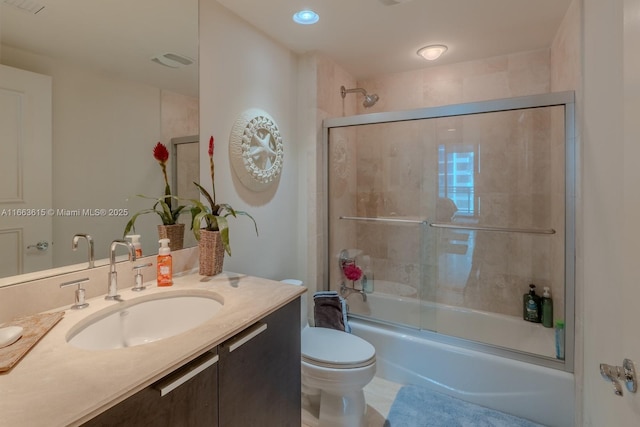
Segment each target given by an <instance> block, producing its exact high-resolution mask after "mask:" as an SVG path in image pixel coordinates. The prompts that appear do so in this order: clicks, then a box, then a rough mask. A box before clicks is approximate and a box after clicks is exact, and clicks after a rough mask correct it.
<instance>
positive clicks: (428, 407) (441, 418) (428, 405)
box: [384, 385, 540, 427]
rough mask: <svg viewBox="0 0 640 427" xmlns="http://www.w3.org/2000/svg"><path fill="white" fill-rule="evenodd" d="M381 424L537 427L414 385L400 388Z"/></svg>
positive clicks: (397, 426)
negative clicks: (385, 418)
mask: <svg viewBox="0 0 640 427" xmlns="http://www.w3.org/2000/svg"><path fill="white" fill-rule="evenodd" d="M384 427H540V424H536V423H533V422H531V421H528V420H525V419H523V418H519V417H516V416H513V415H509V414H505V413H504V412H500V411H496V410H494V409H489V408H485V407H484V406H479V405H476V404H473V403H469V402H465V401H464V400H460V399H456V398H455V397H451V396H447V395H446V394H442V393H438V392H435V391H431V390H429V389H427V388H424V387H419V386H416V385H406V386H404V387H402V388H401V389H400V391H399V392H398V395H397V396H396V400H394V402H393V405H391V410H390V411H389V416H388V417H387V420H386V421H385V423H384Z"/></svg>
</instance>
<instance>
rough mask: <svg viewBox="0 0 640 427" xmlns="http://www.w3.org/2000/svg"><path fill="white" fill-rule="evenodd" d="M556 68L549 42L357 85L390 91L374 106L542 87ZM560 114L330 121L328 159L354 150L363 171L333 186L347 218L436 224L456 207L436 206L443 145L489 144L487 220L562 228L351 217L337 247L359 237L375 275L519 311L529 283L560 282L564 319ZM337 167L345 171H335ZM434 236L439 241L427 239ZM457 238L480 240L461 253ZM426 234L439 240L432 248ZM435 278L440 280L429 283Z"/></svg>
mask: <svg viewBox="0 0 640 427" xmlns="http://www.w3.org/2000/svg"><path fill="white" fill-rule="evenodd" d="M549 76H550V72H549V51H548V50H541V51H534V52H526V53H520V54H514V55H508V56H504V57H498V58H490V59H485V60H479V61H472V62H468V63H462V64H454V65H450V66H441V67H433V68H429V69H424V70H419V71H413V72H408V73H401V74H395V75H388V76H381V77H376V78H372V79H368V80H365V81H360V82H358V86H360V87H365V88H366V89H367V91H369V92H373V93H377V94H378V95H379V96H380V101H379V103H378V104H376V105H375V106H374V107H373V108H371V109H368V110H367V111H366V112H367V113H368V112H376V111H392V110H401V109H408V108H418V107H426V106H435V105H446V104H453V103H460V102H470V101H478V100H483V99H494V98H500V97H513V96H521V95H528V94H537V93H544V92H548V91H549V87H550V83H549V79H550V77H549ZM359 108H361V107H359ZM360 112H361V113H362V112H364V111H360ZM483 116H487V115H483ZM562 122H563V116H562V113H561V112H560V113H558V112H554V113H553V114H551V113H550V112H549V111H548V110H546V109H545V110H539V111H537V110H530V111H527V112H509V113H495V114H493V115H491V116H490V117H480V116H468V117H464V118H461V117H456V118H446V119H437V120H421V121H415V122H405V123H402V124H379V125H369V126H359V127H354V128H344V129H339V130H338V129H334V130H332V134H331V141H334V137H335V138H336V139H337V141H338V144H337V146H340V148H339V149H338V150H336V149H335V148H334V146H333V145H331V146H330V157H334V156H341V155H347V156H349V161H348V162H347V163H346V164H348V165H349V166H348V168H347V169H349V168H353V169H351V171H350V172H342V174H343V175H345V174H346V175H345V176H344V177H343V178H340V179H341V181H340V182H342V185H337V186H333V185H332V186H331V187H330V191H332V192H339V193H340V194H339V195H338V194H331V201H330V209H331V212H332V214H333V213H334V212H336V211H335V210H334V208H336V207H338V206H340V213H339V214H340V215H347V216H348V215H352V216H364V217H381V216H397V217H410V218H421V219H426V218H429V219H430V220H431V221H433V218H437V216H438V215H439V214H440V215H442V213H443V212H444V211H445V210H446V209H443V208H445V206H444V202H443V201H440V203H438V202H439V201H438V188H437V185H436V184H435V183H437V173H438V157H437V150H438V145H445V146H446V147H448V148H452V149H455V147H466V146H475V147H478V146H481V147H482V148H481V153H480V156H481V159H482V160H481V168H482V171H481V172H482V173H481V174H479V175H478V179H477V182H476V188H475V191H476V194H477V195H478V196H479V200H480V203H481V206H482V209H481V210H480V212H481V217H479V218H478V219H477V220H478V221H479V223H480V224H483V225H493V226H498V227H522V228H545V229H546V228H553V229H555V230H556V231H557V233H556V234H555V235H553V236H547V235H543V236H534V235H524V234H512V233H488V232H473V233H470V232H459V231H455V232H452V230H437V231H436V230H435V229H431V228H430V229H428V230H426V229H425V228H426V227H421V226H408V225H407V226H391V225H380V224H373V223H362V222H358V223H353V222H352V223H350V224H348V225H346V224H342V225H341V226H340V227H333V228H331V233H332V235H331V240H330V241H331V242H332V243H331V248H330V253H331V256H332V257H333V256H334V255H336V256H337V251H338V250H339V249H340V248H343V247H347V248H348V247H351V246H354V242H356V243H355V246H357V247H358V248H366V251H367V252H368V253H367V254H368V255H370V256H371V258H372V260H373V262H374V270H375V278H376V279H377V281H379V280H385V281H392V282H399V283H402V284H406V285H408V286H409V289H410V291H409V292H407V288H406V287H403V288H402V294H403V295H404V296H414V297H421V298H424V299H428V300H431V301H437V302H441V303H445V304H451V305H457V306H465V307H468V308H473V309H480V310H486V311H491V312H495V313H502V314H509V315H513V316H520V315H521V314H522V305H521V296H522V294H523V293H524V292H526V290H527V287H528V284H529V283H530V282H532V283H536V284H537V285H538V286H539V289H540V291H542V286H550V287H551V289H552V294H553V297H554V305H555V308H556V317H558V318H560V317H562V316H563V313H562V308H563V305H564V304H563V297H564V286H563V284H564V258H563V253H564V249H563V233H564V187H563V185H564V176H563V171H564V151H563V150H564V148H563V147H564V146H563V136H564V133H563V129H562ZM505 123H511V124H512V125H506V124H505ZM452 129H455V131H453V130H452ZM549 129H551V130H549ZM354 138H355V139H354ZM354 140H355V141H356V142H355V144H353V143H351V142H352V141H354ZM345 141H348V143H345ZM534 148H535V149H534ZM345 153H346V154H345ZM510 159H517V161H516V162H512V161H510ZM330 174H333V175H332V176H333V177H334V178H333V179H335V174H336V172H335V171H331V172H330ZM334 182H335V181H334ZM336 196H338V197H336ZM438 208H440V210H439V209H438ZM445 219H446V217H445ZM440 220H442V219H440ZM343 222H345V221H343ZM442 222H448V221H445V220H442ZM425 233H431V235H433V236H435V239H425ZM452 237H453V238H454V239H465V238H466V239H467V240H470V243H471V244H472V245H473V247H474V250H473V251H470V253H468V254H467V256H466V258H465V257H464V256H461V255H462V254H460V253H456V251H457V250H458V249H460V246H450V243H451V241H452ZM427 240H429V241H435V242H436V243H435V246H434V247H432V246H429V247H427V246H425V243H424V242H425V241H427ZM336 242H339V243H336ZM349 242H351V243H349ZM434 249H435V250H437V251H438V258H439V259H438V263H437V264H435V265H437V268H433V267H434V266H433V265H432V266H429V265H425V263H424V260H425V253H426V251H432V250H434ZM451 251H453V252H454V253H453V254H450V256H447V253H448V252H451ZM471 252H472V253H471ZM333 265H336V264H333ZM430 267H431V268H430ZM465 268H466V270H465ZM472 269H473V270H472ZM333 270H335V269H332V271H331V282H330V283H331V287H332V288H333V289H335V288H336V286H337V284H339V280H338V279H339V278H338V275H339V273H338V272H336V271H333ZM474 273H475V274H474ZM425 277H430V278H431V280H430V281H429V282H430V283H431V284H433V283H437V285H436V286H433V285H430V286H424V284H425ZM434 278H435V279H436V280H432V279H434ZM407 294H410V295H407Z"/></svg>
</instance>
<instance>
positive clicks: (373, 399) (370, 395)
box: [302, 377, 402, 427]
mask: <svg viewBox="0 0 640 427" xmlns="http://www.w3.org/2000/svg"><path fill="white" fill-rule="evenodd" d="M400 387H402V384H397V383H394V382H391V381H387V380H384V379H382V378H378V377H374V378H373V380H372V381H371V382H370V383H369V384H368V385H367V386H366V387H365V388H364V398H365V400H366V402H367V427H383V425H384V421H385V420H386V418H387V415H388V414H389V410H390V409H391V404H393V401H394V400H395V398H396V394H398V390H400ZM317 425H318V420H317V419H315V418H314V417H313V415H311V414H310V413H309V412H307V411H304V410H303V411H302V427H317Z"/></svg>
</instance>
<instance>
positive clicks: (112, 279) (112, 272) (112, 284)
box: [104, 240, 136, 300]
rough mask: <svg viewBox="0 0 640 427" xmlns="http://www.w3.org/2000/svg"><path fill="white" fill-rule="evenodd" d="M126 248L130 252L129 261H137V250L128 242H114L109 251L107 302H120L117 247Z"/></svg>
mask: <svg viewBox="0 0 640 427" xmlns="http://www.w3.org/2000/svg"><path fill="white" fill-rule="evenodd" d="M119 245H121V246H124V247H126V248H127V249H128V250H129V261H135V260H136V248H135V247H134V246H133V245H132V244H131V242H127V241H126V240H114V241H113V242H111V248H110V249H109V288H108V290H107V296H106V297H104V299H106V300H120V295H118V273H117V272H116V247H117V246H119Z"/></svg>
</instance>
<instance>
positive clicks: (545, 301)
mask: <svg viewBox="0 0 640 427" xmlns="http://www.w3.org/2000/svg"><path fill="white" fill-rule="evenodd" d="M542 326H544V327H545V328H552V327H553V300H552V299H551V294H550V293H549V287H548V286H545V287H544V292H543V293H542Z"/></svg>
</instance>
